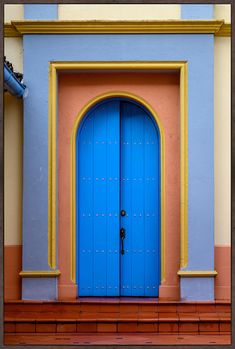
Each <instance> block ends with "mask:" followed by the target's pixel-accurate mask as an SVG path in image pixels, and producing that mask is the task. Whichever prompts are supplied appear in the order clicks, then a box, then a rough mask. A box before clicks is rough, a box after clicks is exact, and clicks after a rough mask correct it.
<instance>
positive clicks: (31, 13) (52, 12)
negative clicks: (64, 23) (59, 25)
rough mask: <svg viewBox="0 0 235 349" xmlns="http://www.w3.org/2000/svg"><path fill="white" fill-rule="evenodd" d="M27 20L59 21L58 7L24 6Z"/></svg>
mask: <svg viewBox="0 0 235 349" xmlns="http://www.w3.org/2000/svg"><path fill="white" fill-rule="evenodd" d="M24 18H25V19H38V20H39V19H42V20H46V19H58V5H45V4H41V5H39V4H31V5H24Z"/></svg>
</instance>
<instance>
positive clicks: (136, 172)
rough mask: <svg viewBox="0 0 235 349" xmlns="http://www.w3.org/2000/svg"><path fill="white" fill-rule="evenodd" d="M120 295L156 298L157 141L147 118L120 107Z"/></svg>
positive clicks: (133, 109) (131, 108)
mask: <svg viewBox="0 0 235 349" xmlns="http://www.w3.org/2000/svg"><path fill="white" fill-rule="evenodd" d="M121 159H122V160H121V209H124V210H125V211H126V213H127V215H126V216H124V217H121V226H122V227H124V228H125V229H126V238H125V242H124V244H125V253H124V255H121V295H123V296H157V295H158V285H159V254H160V251H159V246H160V243H159V227H160V221H159V217H160V215H159V139H158V133H157V130H156V128H155V126H154V123H153V121H152V120H151V118H150V116H148V114H147V113H146V112H145V111H144V110H143V109H141V108H140V107H138V106H137V105H135V104H132V103H126V102H122V103H121Z"/></svg>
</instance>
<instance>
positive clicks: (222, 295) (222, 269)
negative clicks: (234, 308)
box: [215, 245, 231, 300]
mask: <svg viewBox="0 0 235 349" xmlns="http://www.w3.org/2000/svg"><path fill="white" fill-rule="evenodd" d="M215 270H216V271H217V272H218V275H217V276H216V278H215V299H216V300H230V299H231V247H230V246H223V245H221V246H215Z"/></svg>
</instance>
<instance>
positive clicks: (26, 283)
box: [22, 277, 57, 301]
mask: <svg viewBox="0 0 235 349" xmlns="http://www.w3.org/2000/svg"><path fill="white" fill-rule="evenodd" d="M22 295H23V299H24V300H32V299H34V300H52V301H53V300H56V299H57V279H56V277H47V278H46V277H39V278H35V277H33V278H29V277H26V278H23V279H22Z"/></svg>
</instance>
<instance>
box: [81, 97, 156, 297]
mask: <svg viewBox="0 0 235 349" xmlns="http://www.w3.org/2000/svg"><path fill="white" fill-rule="evenodd" d="M76 146H77V152H76V154H77V159H76V161H77V168H76V176H77V177H76V183H77V186H76V188H77V189H76V190H77V193H76V197H77V205H76V207H77V212H76V217H77V218H76V219H77V282H78V288H79V291H78V294H79V296H119V295H121V296H150V297H151V296H152V297H153V296H157V295H158V286H159V283H160V237H159V235H160V234H159V232H160V204H159V203H160V187H159V183H160V176H159V173H160V172H159V168H160V167H159V161H160V159H159V136H158V131H157V128H156V126H155V124H154V121H153V120H152V119H151V117H150V116H149V115H148V114H147V113H146V112H145V111H144V110H143V109H142V108H140V107H139V106H137V105H136V104H134V103H130V102H127V101H126V102H125V101H120V100H118V99H115V100H112V101H108V102H105V103H103V104H101V105H99V106H97V107H96V108H95V109H93V111H91V112H89V114H88V115H87V116H86V117H85V119H84V121H83V122H82V125H81V126H80V129H79V131H78V135H77V145H76ZM121 209H124V210H125V211H126V213H127V214H126V216H123V217H122V216H120V211H121ZM121 227H123V228H125V231H126V237H125V239H124V250H125V253H124V254H123V255H122V254H121V239H120V228H121Z"/></svg>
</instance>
